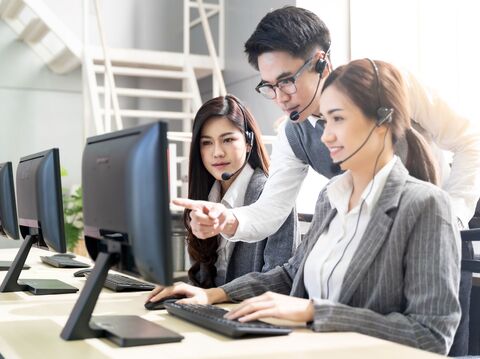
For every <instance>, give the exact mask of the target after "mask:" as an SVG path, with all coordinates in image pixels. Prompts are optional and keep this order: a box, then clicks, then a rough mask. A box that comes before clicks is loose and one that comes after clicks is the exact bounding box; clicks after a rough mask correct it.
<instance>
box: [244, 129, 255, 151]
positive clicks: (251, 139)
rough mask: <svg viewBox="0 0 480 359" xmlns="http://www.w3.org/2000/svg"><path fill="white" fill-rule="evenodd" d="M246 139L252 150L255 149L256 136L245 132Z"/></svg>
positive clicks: (250, 132)
mask: <svg viewBox="0 0 480 359" xmlns="http://www.w3.org/2000/svg"><path fill="white" fill-rule="evenodd" d="M245 139H246V140H247V144H248V145H250V148H252V147H253V140H254V139H255V135H254V133H253V132H252V131H245Z"/></svg>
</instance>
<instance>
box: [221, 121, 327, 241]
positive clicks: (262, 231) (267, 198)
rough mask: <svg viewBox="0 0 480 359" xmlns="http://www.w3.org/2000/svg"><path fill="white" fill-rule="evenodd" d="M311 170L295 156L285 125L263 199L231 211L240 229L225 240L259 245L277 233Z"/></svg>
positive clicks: (280, 133) (273, 152)
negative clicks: (261, 241) (259, 242)
mask: <svg viewBox="0 0 480 359" xmlns="http://www.w3.org/2000/svg"><path fill="white" fill-rule="evenodd" d="M318 140H319V141H320V139H318ZM308 167H309V165H308V164H306V163H304V162H303V161H302V160H300V159H298V158H297V157H296V156H295V154H294V153H293V150H292V148H291V147H290V144H289V142H288V139H287V136H286V135H285V127H284V126H282V127H281V128H280V131H279V134H278V136H277V140H276V141H275V143H274V144H273V148H272V156H271V164H270V170H269V177H268V179H267V182H266V183H265V187H264V189H263V192H262V194H261V195H260V198H259V199H258V200H257V201H256V202H255V203H253V204H251V205H249V206H244V207H239V208H234V209H232V210H231V211H232V213H233V215H234V216H235V218H236V220H237V222H238V226H237V228H236V232H235V233H234V235H233V236H229V235H231V233H228V232H227V233H222V234H224V236H225V238H227V239H229V240H231V241H234V242H235V241H244V242H256V241H260V240H262V239H264V238H266V237H269V236H270V235H272V234H273V233H275V232H276V231H277V230H278V229H279V228H280V226H281V225H282V224H283V223H284V222H285V219H286V218H287V217H288V215H289V214H290V213H291V211H292V208H293V207H294V205H295V200H296V198H297V195H298V192H299V191H300V187H301V185H302V182H303V180H304V178H305V177H306V175H307V173H308Z"/></svg>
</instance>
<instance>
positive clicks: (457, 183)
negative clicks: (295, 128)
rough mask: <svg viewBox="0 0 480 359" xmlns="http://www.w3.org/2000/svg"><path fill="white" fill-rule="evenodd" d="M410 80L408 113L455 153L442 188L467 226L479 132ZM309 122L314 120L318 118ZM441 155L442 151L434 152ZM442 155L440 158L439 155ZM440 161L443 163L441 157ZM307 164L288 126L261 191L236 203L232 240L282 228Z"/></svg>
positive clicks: (476, 189) (478, 184)
mask: <svg viewBox="0 0 480 359" xmlns="http://www.w3.org/2000/svg"><path fill="white" fill-rule="evenodd" d="M403 75H404V78H405V80H406V84H407V93H408V97H409V103H410V115H411V117H412V119H413V120H414V121H415V122H416V123H418V125H420V126H421V127H422V128H423V129H424V130H425V131H426V132H427V134H428V135H429V137H430V139H431V140H432V141H433V143H434V144H436V145H437V146H438V148H440V149H442V150H447V151H451V152H453V154H454V156H453V163H452V167H451V169H450V168H449V166H443V168H442V170H443V172H442V178H441V183H442V188H443V189H444V190H445V191H446V192H447V193H448V194H449V195H450V198H451V203H452V207H453V213H454V214H455V216H456V217H458V218H460V220H461V221H462V223H463V224H464V225H466V224H467V223H468V221H469V219H470V218H471V217H472V216H473V213H474V212H475V206H476V204H477V200H478V198H479V197H480V131H479V129H478V126H477V125H475V124H474V123H473V122H471V121H470V120H469V119H467V118H464V117H462V116H460V115H458V114H457V113H455V112H454V111H453V110H452V109H451V108H450V107H449V106H448V105H447V103H445V101H443V100H442V99H441V98H439V97H438V95H437V94H436V93H434V92H432V91H429V90H427V89H426V88H424V87H422V85H421V84H420V83H418V81H417V80H416V79H415V78H414V77H413V76H412V75H411V74H410V73H407V72H405V73H403ZM309 121H310V122H311V123H312V124H315V122H314V121H316V119H315V118H314V117H310V118H309ZM319 140H320V139H319ZM436 155H437V158H438V157H439V156H440V157H442V158H443V153H440V152H439V151H437V152H436ZM439 160H440V158H439ZM440 163H445V161H444V160H443V159H442V160H441V161H440ZM308 168H309V165H308V164H306V163H304V162H303V161H302V160H300V159H299V158H297V157H296V156H295V154H294V153H293V150H292V148H291V147H290V143H289V142H288V139H287V136H286V134H285V128H284V127H282V128H280V130H279V134H278V136H277V139H276V141H275V143H274V144H273V149H272V156H271V165H270V171H269V177H268V180H267V182H266V183H265V187H264V189H263V192H262V195H261V196H260V198H259V199H258V200H257V201H256V202H255V203H254V204H252V205H250V206H246V207H241V208H235V209H234V210H233V211H232V212H233V214H234V215H235V217H236V218H237V220H238V228H237V231H236V233H235V235H234V236H233V237H229V238H228V239H229V240H232V241H245V242H255V241H259V240H262V239H263V238H265V237H268V236H269V235H270V234H272V233H274V232H275V231H277V230H278V228H280V226H281V225H282V223H283V222H284V221H285V219H286V218H287V216H288V215H289V214H290V212H291V210H292V208H293V206H294V204H295V199H296V198H297V196H298V193H299V190H300V187H301V185H302V182H303V180H304V178H305V176H306V175H307V172H308Z"/></svg>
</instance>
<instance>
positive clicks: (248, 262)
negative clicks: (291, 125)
mask: <svg viewBox="0 0 480 359" xmlns="http://www.w3.org/2000/svg"><path fill="white" fill-rule="evenodd" d="M266 181H267V177H266V176H265V174H264V173H263V171H262V170H261V169H259V168H256V169H255V171H254V173H253V175H252V177H251V179H250V182H249V184H248V186H247V191H246V192H245V199H244V205H245V206H248V205H249V204H252V203H254V202H256V201H257V200H258V198H259V197H260V194H261V193H262V191H263V187H264V185H265V182H266ZM296 236H297V213H296V211H295V209H294V210H293V211H292V213H290V215H289V216H288V217H287V219H286V220H285V222H284V223H283V225H282V226H281V227H280V229H279V230H278V231H277V232H275V233H274V234H272V235H271V236H269V237H267V238H265V239H263V240H261V241H258V242H253V243H247V242H234V243H233V245H234V247H233V250H232V255H231V257H230V260H229V261H228V264H227V272H226V276H225V283H228V282H230V281H231V280H233V279H235V278H238V277H241V276H243V275H244V274H247V273H250V272H267V271H269V270H271V269H273V268H275V267H276V266H279V265H282V264H284V263H285V262H287V261H288V260H289V259H290V258H291V257H292V254H293V250H294V243H295V238H296ZM204 275H205V273H204V271H203V270H202V269H200V271H199V272H198V273H197V275H196V276H197V278H198V279H201V278H202V276H204Z"/></svg>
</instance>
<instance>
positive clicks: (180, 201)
mask: <svg viewBox="0 0 480 359" xmlns="http://www.w3.org/2000/svg"><path fill="white" fill-rule="evenodd" d="M172 202H173V203H174V204H175V205H177V206H180V207H183V208H186V209H191V210H193V211H196V210H198V211H202V212H203V211H204V210H205V208H207V207H206V206H205V202H204V201H195V200H193V199H187V198H176V199H174V200H172Z"/></svg>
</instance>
